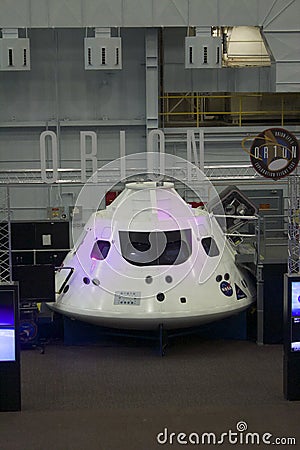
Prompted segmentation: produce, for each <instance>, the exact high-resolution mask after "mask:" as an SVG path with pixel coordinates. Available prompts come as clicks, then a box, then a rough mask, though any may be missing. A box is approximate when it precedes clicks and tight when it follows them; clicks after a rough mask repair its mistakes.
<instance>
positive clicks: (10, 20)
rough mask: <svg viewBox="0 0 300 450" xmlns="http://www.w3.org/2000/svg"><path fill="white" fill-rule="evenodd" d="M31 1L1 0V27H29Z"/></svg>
mask: <svg viewBox="0 0 300 450" xmlns="http://www.w3.org/2000/svg"><path fill="white" fill-rule="evenodd" d="M29 11H30V8H29V1H28V0H24V1H22V2H20V0H1V1H0V27H6V28H9V27H28V26H30V20H29Z"/></svg>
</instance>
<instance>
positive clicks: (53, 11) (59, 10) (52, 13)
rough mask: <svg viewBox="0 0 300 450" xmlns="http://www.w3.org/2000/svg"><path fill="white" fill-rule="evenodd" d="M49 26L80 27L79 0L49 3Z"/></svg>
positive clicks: (52, 0) (57, 0)
mask: <svg viewBox="0 0 300 450" xmlns="http://www.w3.org/2000/svg"><path fill="white" fill-rule="evenodd" d="M49 26H51V27H80V26H82V9H81V0H51V2H49Z"/></svg>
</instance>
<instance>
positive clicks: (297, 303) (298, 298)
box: [292, 281, 300, 317]
mask: <svg viewBox="0 0 300 450" xmlns="http://www.w3.org/2000/svg"><path fill="white" fill-rule="evenodd" d="M292 317H300V281H292Z"/></svg>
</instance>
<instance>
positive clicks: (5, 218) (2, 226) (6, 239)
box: [0, 187, 11, 283]
mask: <svg viewBox="0 0 300 450" xmlns="http://www.w3.org/2000/svg"><path fill="white" fill-rule="evenodd" d="M10 282H11V241H10V204H9V189H8V188H7V187H6V188H3V187H1V188H0V283H10Z"/></svg>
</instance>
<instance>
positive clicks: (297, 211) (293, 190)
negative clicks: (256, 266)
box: [288, 175, 300, 274]
mask: <svg viewBox="0 0 300 450" xmlns="http://www.w3.org/2000/svg"><path fill="white" fill-rule="evenodd" d="M288 194H289V195H288V273H289V274H292V273H300V266H299V259H300V176H299V175H290V176H289V180H288Z"/></svg>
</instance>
